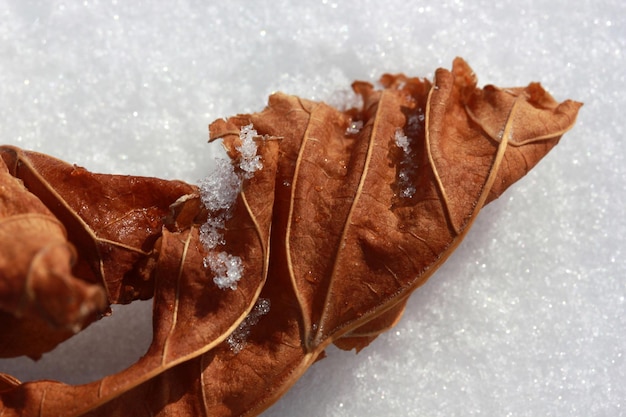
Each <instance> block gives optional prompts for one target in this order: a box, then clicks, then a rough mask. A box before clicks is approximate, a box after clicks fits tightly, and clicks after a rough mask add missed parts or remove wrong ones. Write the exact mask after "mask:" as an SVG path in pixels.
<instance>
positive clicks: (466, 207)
mask: <svg viewBox="0 0 626 417" xmlns="http://www.w3.org/2000/svg"><path fill="white" fill-rule="evenodd" d="M381 83H382V85H383V87H384V88H383V89H382V90H377V89H375V88H374V87H373V86H372V85H370V84H368V83H363V82H357V83H355V84H354V85H353V88H354V90H355V92H356V93H358V94H359V95H361V96H362V98H363V103H364V105H363V108H362V109H351V110H349V111H345V112H341V111H338V110H336V109H334V108H331V107H329V106H327V105H326V104H324V103H316V102H312V101H308V100H304V99H300V98H297V97H292V96H287V95H284V94H281V93H277V94H274V95H272V96H271V97H270V100H269V104H268V106H267V108H266V109H265V110H263V111H262V112H260V113H256V114H249V115H239V116H235V117H232V118H230V119H228V120H218V121H216V122H214V123H213V124H212V125H211V126H210V132H211V139H212V140H215V139H221V140H223V143H224V145H225V147H226V149H227V151H228V153H229V155H230V157H231V159H232V163H233V165H234V166H235V167H239V166H241V164H242V163H244V162H245V159H246V158H247V156H245V155H244V151H243V150H242V140H241V137H240V133H241V132H242V131H243V129H245V128H244V127H245V126H248V125H250V124H252V125H253V126H254V129H255V130H256V131H257V134H258V136H257V137H256V139H255V141H256V143H257V145H258V146H259V150H258V156H260V157H261V161H262V163H263V169H261V170H260V171H258V172H256V173H255V174H254V176H252V177H251V178H250V177H248V176H245V175H242V178H246V179H245V181H244V182H243V190H242V192H241V193H240V194H239V196H238V198H237V201H236V202H235V205H234V208H233V209H232V213H230V212H229V213H228V214H229V216H223V214H224V213H223V210H227V209H219V210H218V211H216V212H212V213H209V215H210V216H223V218H227V221H226V223H225V230H224V240H225V242H226V245H225V246H223V247H221V246H217V247H215V246H211V248H209V251H208V252H207V250H206V248H204V247H203V245H202V244H201V242H200V237H199V236H200V232H199V230H198V229H199V227H200V225H199V223H200V222H202V221H204V219H205V218H206V213H204V212H203V210H202V207H201V205H200V203H199V200H198V196H197V191H192V192H184V193H181V194H185V195H184V196H182V197H181V198H178V197H180V195H179V196H178V197H177V198H178V199H177V200H176V199H169V200H168V199H167V198H165V197H163V195H161V196H160V197H158V198H156V199H155V204H157V205H158V204H162V205H159V206H158V207H159V210H161V212H162V211H163V210H164V207H165V204H166V205H167V206H168V207H169V215H168V216H167V217H166V218H165V220H163V224H162V226H163V227H162V231H156V230H155V231H154V232H150V233H148V235H147V236H145V235H135V233H138V232H137V231H136V230H135V228H136V227H137V225H141V224H142V222H141V221H140V220H137V217H133V218H132V220H131V221H129V222H128V223H127V227H128V229H127V230H129V231H131V232H132V233H131V234H132V237H130V240H131V241H132V242H133V243H129V244H128V246H129V247H132V248H135V249H136V248H141V250H142V254H141V255H138V256H137V257H136V258H132V262H129V263H128V264H127V265H126V266H124V267H123V268H124V270H125V271H126V273H125V274H126V275H124V278H123V282H132V283H133V284H129V286H130V290H123V291H122V290H116V292H114V294H131V295H130V296H123V297H119V296H118V297H119V298H121V299H123V300H129V299H132V298H134V297H136V296H137V295H136V294H143V290H142V289H145V288H146V284H145V282H151V281H150V279H148V280H144V281H141V282H142V284H141V285H137V284H134V283H135V282H136V281H133V280H136V277H137V275H138V276H140V277H141V276H144V275H145V274H146V272H145V271H155V277H156V278H155V280H154V290H155V299H154V321H153V322H154V340H153V342H152V345H151V347H150V349H149V351H148V352H147V354H146V355H145V356H144V357H143V358H142V359H140V360H139V362H138V363H137V364H135V365H133V366H131V367H130V368H128V369H127V370H125V371H122V372H121V373H119V374H115V375H111V376H109V377H106V378H104V379H103V380H101V381H98V382H95V383H92V384H87V385H83V386H77V387H73V386H68V385H65V384H61V383H54V382H47V381H46V382H44V381H40V382H34V383H28V384H17V383H16V381H13V380H11V379H10V378H8V377H6V376H4V377H2V378H0V398H1V400H2V404H3V405H4V407H5V408H4V409H3V410H2V411H3V413H4V414H3V415H4V416H7V415H31V414H32V415H35V414H36V413H42V414H46V415H57V414H59V415H60V414H63V415H80V414H82V413H88V415H91V416H115V415H120V416H121V415H136V416H153V415H160V416H166V415H211V416H236V415H256V414H258V413H260V412H261V411H262V410H264V409H265V408H267V407H268V406H269V405H271V404H272V403H273V402H274V401H275V400H276V399H277V398H279V397H280V396H281V395H282V394H283V393H284V392H285V391H286V390H287V389H289V387H290V386H291V385H293V383H294V382H295V381H296V380H297V379H298V378H299V376H300V375H302V373H303V372H305V371H306V369H307V368H308V367H309V366H310V365H311V364H312V363H314V362H315V361H316V360H318V359H319V358H322V357H323V352H324V349H325V348H326V347H327V346H328V345H329V344H330V343H335V344H337V345H338V346H340V347H341V348H343V349H352V348H355V349H357V351H358V350H360V349H362V348H364V347H365V346H366V345H367V344H368V343H370V342H371V341H372V340H373V339H374V338H375V337H376V336H377V335H378V334H380V333H381V332H382V331H384V330H386V329H388V328H389V327H391V326H393V325H394V324H395V323H396V322H397V321H398V320H399V318H400V317H401V315H402V312H403V311H404V305H405V303H406V300H407V299H408V296H409V295H410V293H411V292H412V291H413V290H415V289H416V288H417V287H418V286H419V285H421V284H422V283H423V282H425V280H426V279H427V278H428V277H430V275H432V273H433V272H434V271H435V270H436V268H437V267H438V266H439V265H441V263H442V262H443V261H444V260H445V259H446V258H447V257H448V256H449V255H450V253H451V252H452V251H453V250H454V249H455V248H456V246H457V245H458V244H459V243H460V241H461V239H462V238H463V237H464V236H465V235H466V233H467V231H468V229H469V227H470V226H471V224H472V222H473V221H474V219H475V217H476V215H477V213H478V211H479V210H480V209H481V208H482V206H483V205H484V204H486V203H487V202H489V201H492V200H493V199H494V198H496V197H498V196H499V195H500V194H501V193H502V192H503V191H504V190H505V189H506V188H508V187H509V186H510V185H511V184H512V183H514V182H515V181H517V180H518V179H519V178H521V177H522V176H524V175H525V174H526V173H527V172H528V170H529V169H530V168H532V167H533V166H534V165H535V164H536V163H537V162H538V161H539V160H540V159H541V158H542V157H543V156H544V155H545V154H546V153H547V152H548V151H549V150H550V149H551V148H552V147H553V146H554V145H555V144H556V143H557V142H558V140H559V138H560V137H561V135H562V134H563V133H564V132H565V131H566V130H567V129H569V128H570V127H571V126H572V125H573V123H574V120H575V118H576V113H577V111H578V108H579V107H580V104H579V103H575V102H572V101H565V102H564V103H561V104H558V103H556V102H555V101H554V100H553V99H552V97H550V96H549V95H548V94H547V93H546V92H545V91H544V90H543V89H542V88H541V87H540V86H539V85H538V84H530V85H529V86H528V87H526V88H511V89H500V88H497V87H493V86H486V87H485V88H483V89H479V88H477V87H476V78H475V76H474V74H473V73H472V71H471V69H470V68H469V67H468V66H467V64H466V63H465V62H464V61H462V60H460V59H457V60H455V62H454V65H453V68H452V71H447V70H443V69H440V70H437V72H436V75H435V79H434V82H433V83H430V82H429V81H426V80H421V79H417V78H407V77H405V76H403V75H396V76H394V75H386V76H384V77H383V78H382V79H381ZM44 165H45V164H44ZM33 166H34V167H35V168H33V169H32V171H33V172H39V170H40V168H38V167H37V165H36V164H35V165H33ZM236 169H240V168H236ZM241 169H243V168H241ZM240 174H241V173H240ZM83 175H88V174H83ZM89 175H92V174H89ZM53 177H54V175H53ZM91 178H94V181H95V183H100V184H101V186H102V192H104V193H106V192H107V191H106V190H107V189H110V188H109V187H110V184H109V183H108V178H109V177H107V176H102V177H91ZM142 181H145V184H143V185H138V187H140V188H138V190H137V192H141V187H147V188H150V187H154V189H155V190H161V189H167V188H168V187H170V185H168V183H166V182H163V183H158V180H142ZM151 181H154V182H151ZM150 184H153V185H150ZM56 186H58V185H54V186H51V187H50V190H54V189H55V187H56ZM95 186H96V185H90V187H95ZM176 187H178V185H176V186H175V187H174V188H176ZM181 187H183V188H184V186H181ZM46 190H47V188H46V187H44V189H43V191H37V192H35V194H36V195H38V196H39V195H40V194H39V193H40V192H41V193H42V194H43V195H45V192H46ZM119 190H120V189H119V188H118V189H117V192H118V193H119ZM150 192H151V193H152V192H153V191H150ZM40 198H42V197H40ZM69 200H70V198H69V197H64V198H63V201H69ZM173 200H176V201H173ZM42 201H44V202H46V201H47V199H46V198H42ZM82 202H83V203H85V206H86V207H87V208H88V210H87V211H86V212H85V213H87V214H83V215H78V216H76V210H77V209H76V208H77V207H82V206H79V205H78V206H74V205H72V204H71V203H68V204H67V205H66V206H64V207H66V211H68V212H69V213H70V214H71V215H64V214H63V213H65V212H63V211H62V212H61V216H60V215H59V214H57V213H55V215H57V217H59V218H60V219H61V221H62V222H63V224H66V223H68V222H69V223H71V222H72V221H73V219H74V221H75V219H77V218H80V219H82V218H83V217H85V216H86V217H89V214H88V213H89V212H90V211H91V210H92V209H94V210H96V209H95V206H93V204H95V202H94V201H87V200H86V199H84V200H82ZM124 207H126V209H128V208H129V207H131V208H132V207H145V204H143V203H142V202H135V203H134V204H132V205H130V206H129V205H124ZM116 210H117V211H116ZM114 211H115V213H117V214H115V216H118V214H119V212H120V211H121V212H123V211H124V209H121V208H120V207H117V206H115V207H114ZM63 215H64V216H65V217H63ZM96 217H97V216H96ZM115 218H116V219H119V218H120V217H115ZM212 218H213V217H212ZM157 223H158V222H157ZM155 227H156V226H155ZM86 228H87V229H88V230H96V231H98V232H96V233H95V234H94V235H95V236H100V235H99V233H100V232H99V230H100V229H99V228H98V227H95V226H93V225H89V226H88V227H86ZM83 229H85V226H83ZM70 230H71V229H70ZM79 230H82V229H80V228H79ZM150 230H152V229H150ZM88 234H89V233H88ZM70 235H71V233H70ZM90 236H91V237H92V240H95V241H96V245H95V246H96V247H98V244H99V243H102V242H101V241H99V240H98V238H96V239H93V235H91V234H90ZM158 236H161V237H160V238H158V239H159V240H158V241H156V243H155V239H156V238H157V237H158ZM114 237H115V238H114V239H112V240H113V241H115V242H118V241H122V240H119V239H120V236H119V235H115V236H114ZM136 237H140V238H141V241H142V242H146V241H147V242H149V243H148V244H147V246H148V247H149V248H148V249H146V248H145V247H144V246H142V244H139V243H137V241H135V240H133V239H135V238H136ZM107 239H108V238H107ZM116 239H117V240H116ZM107 242H108V240H107ZM92 246H93V245H92ZM153 246H154V252H149V251H151V250H152V247H153ZM116 248H117V246H116ZM143 251H146V252H143ZM220 251H226V252H228V253H229V254H232V255H233V256H237V257H239V258H241V259H243V260H244V262H245V268H244V271H245V276H244V279H243V280H242V281H240V282H239V283H238V284H237V286H238V288H237V290H236V291H231V290H220V289H217V288H216V287H215V285H213V284H212V282H211V281H212V280H211V277H212V272H211V270H210V268H209V269H207V268H205V267H204V266H203V261H202V260H203V258H205V256H207V255H208V256H213V255H215V254H216V253H218V252H220ZM80 256H84V257H85V259H84V260H83V262H85V263H86V264H92V263H93V261H94V252H85V253H84V254H80ZM115 256H116V257H117V256H122V258H124V256H127V254H126V253H125V252H122V255H120V254H117V253H116V254H115ZM142 256H143V258H142ZM144 258H147V259H156V266H154V269H150V268H147V267H145V265H147V264H148V263H149V262H147V261H143V263H141V262H140V263H141V265H142V267H141V268H137V267H135V266H132V267H129V266H128V265H135V264H136V263H137V262H138V259H144ZM95 259H96V260H98V259H99V261H98V262H102V258H101V257H100V258H98V257H97V256H96V258H95ZM109 259H111V260H112V259H113V258H107V262H109ZM124 259H125V258H124ZM107 262H103V264H105V265H106V264H107ZM111 268H113V267H111ZM92 269H93V268H92ZM106 271H108V270H106V269H105V272H106ZM141 271H143V272H141ZM108 274H109V273H108V272H107V273H106V274H102V273H101V274H97V273H94V274H93V276H95V277H96V278H99V279H100V282H103V283H106V285H107V286H108V287H109V288H111V287H113V288H125V287H124V286H123V285H117V286H111V284H110V283H109V279H108V278H107V276H108ZM148 275H149V274H148ZM96 281H98V280H96ZM115 282H119V280H118V281H115ZM109 292H111V291H109ZM255 303H256V304H257V307H254V305H255ZM259 306H261V307H259ZM268 306H269V311H268ZM246 315H248V317H247V318H246ZM229 335H230V337H229ZM227 337H228V338H227Z"/></svg>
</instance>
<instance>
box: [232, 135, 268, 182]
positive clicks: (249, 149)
mask: <svg viewBox="0 0 626 417" xmlns="http://www.w3.org/2000/svg"><path fill="white" fill-rule="evenodd" d="M256 136H258V134H257V131H256V130H254V129H253V128H252V123H251V124H249V125H247V126H244V127H242V128H241V133H239V139H241V146H239V147H238V148H237V150H238V151H239V152H240V153H241V162H240V163H239V167H240V168H241V169H242V170H243V171H244V172H246V173H247V174H249V175H251V174H254V172H256V171H258V170H259V169H261V168H263V163H262V162H261V156H260V155H257V154H256V150H257V147H256V143H255V142H254V138H255V137H256Z"/></svg>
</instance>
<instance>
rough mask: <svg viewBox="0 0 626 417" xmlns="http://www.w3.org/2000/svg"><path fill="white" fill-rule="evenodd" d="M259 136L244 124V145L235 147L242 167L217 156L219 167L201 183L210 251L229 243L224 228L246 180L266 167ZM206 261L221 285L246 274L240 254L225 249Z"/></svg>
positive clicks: (233, 286) (229, 284)
mask: <svg viewBox="0 0 626 417" xmlns="http://www.w3.org/2000/svg"><path fill="white" fill-rule="evenodd" d="M257 136H258V135H257V131H256V130H254V128H253V126H252V124H249V125H247V126H243V127H242V128H241V131H240V133H239V139H240V140H241V145H240V146H238V147H237V148H236V149H237V151H239V154H240V155H239V166H238V168H239V169H236V167H235V165H233V162H232V161H231V160H227V159H217V161H216V164H217V167H216V169H215V170H214V171H213V172H212V173H211V175H209V176H208V177H207V178H205V179H204V180H202V181H201V183H200V197H201V199H202V203H203V204H204V205H205V207H206V208H207V209H208V210H209V213H210V215H209V217H208V219H207V221H206V223H204V224H203V225H202V226H201V227H200V240H201V241H202V244H203V245H204V247H205V248H206V249H207V250H208V251H211V250H214V249H215V248H217V247H218V246H223V245H226V241H225V240H224V235H223V231H224V228H225V226H226V222H227V221H228V220H229V219H230V218H231V217H232V211H233V206H234V204H235V201H236V200H237V195H239V193H240V192H241V187H242V185H243V181H244V180H246V179H249V178H251V177H252V176H253V175H254V173H255V172H256V171H258V170H259V169H261V168H263V163H262V162H261V157H260V156H259V155H257V146H256V143H255V142H254V138H255V137H257ZM204 265H205V267H208V268H210V269H211V271H213V273H214V274H215V278H214V281H215V284H216V285H217V286H218V287H219V288H222V289H224V288H230V289H233V290H234V289H236V288H237V281H238V280H239V279H240V278H241V276H242V274H243V263H242V261H241V259H240V258H239V257H237V256H232V255H230V254H228V253H226V252H221V253H217V254H215V253H212V254H210V255H208V256H207V257H206V258H205V259H204Z"/></svg>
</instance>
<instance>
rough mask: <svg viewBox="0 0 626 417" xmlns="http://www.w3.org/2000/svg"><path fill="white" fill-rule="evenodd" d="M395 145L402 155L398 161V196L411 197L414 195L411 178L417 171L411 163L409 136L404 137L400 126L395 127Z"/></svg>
mask: <svg viewBox="0 0 626 417" xmlns="http://www.w3.org/2000/svg"><path fill="white" fill-rule="evenodd" d="M394 140H395V142H396V146H397V147H398V148H400V149H402V152H403V157H402V160H401V161H400V167H399V172H398V186H399V188H400V197H402V198H411V197H413V195H415V191H416V189H415V186H414V185H413V178H414V177H415V173H416V171H417V167H416V166H415V165H414V163H413V159H412V157H411V144H410V141H409V138H408V137H406V135H405V134H404V131H403V130H402V128H398V129H396V133H395V135H394Z"/></svg>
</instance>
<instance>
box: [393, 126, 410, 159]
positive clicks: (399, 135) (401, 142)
mask: <svg viewBox="0 0 626 417" xmlns="http://www.w3.org/2000/svg"><path fill="white" fill-rule="evenodd" d="M395 140H396V145H397V146H398V148H402V150H403V151H404V153H405V154H406V155H408V154H409V153H411V146H410V145H409V138H407V137H406V135H405V134H404V132H403V131H402V129H396V135H395Z"/></svg>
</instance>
